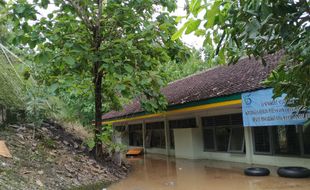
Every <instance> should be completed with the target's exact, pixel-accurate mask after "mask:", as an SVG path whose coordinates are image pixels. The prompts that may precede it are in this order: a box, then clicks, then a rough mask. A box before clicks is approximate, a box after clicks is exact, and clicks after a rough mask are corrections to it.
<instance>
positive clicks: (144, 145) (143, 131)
mask: <svg viewBox="0 0 310 190" xmlns="http://www.w3.org/2000/svg"><path fill="white" fill-rule="evenodd" d="M145 132H146V128H145V121H144V120H143V122H142V141H143V152H144V154H146V144H145Z"/></svg>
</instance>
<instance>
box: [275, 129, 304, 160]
mask: <svg viewBox="0 0 310 190" xmlns="http://www.w3.org/2000/svg"><path fill="white" fill-rule="evenodd" d="M297 130H298V129H297V127H295V126H276V127H273V128H272V132H273V133H272V134H273V139H274V150H275V153H276V154H287V155H289V154H291V155H299V154H300V145H299V138H298V131H297Z"/></svg>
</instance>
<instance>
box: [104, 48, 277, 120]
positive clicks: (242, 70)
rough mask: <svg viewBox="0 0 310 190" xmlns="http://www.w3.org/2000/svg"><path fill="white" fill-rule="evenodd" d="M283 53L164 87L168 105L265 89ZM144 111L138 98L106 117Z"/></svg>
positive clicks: (244, 62) (240, 63)
mask: <svg viewBox="0 0 310 190" xmlns="http://www.w3.org/2000/svg"><path fill="white" fill-rule="evenodd" d="M281 57H282V53H276V54H272V55H268V56H266V57H265V60H266V63H267V65H266V66H264V65H263V64H262V63H261V61H259V60H255V59H254V58H251V59H250V58H244V59H241V60H239V61H238V63H236V64H234V65H225V66H218V67H215V68H213V69H210V70H206V71H204V72H201V73H198V74H195V75H192V76H189V77H186V78H184V79H180V80H177V81H175V82H172V83H169V84H168V86H166V87H165V88H163V89H162V93H163V94H164V95H165V96H166V98H167V100H168V104H169V106H171V105H180V104H185V103H188V102H193V101H199V100H206V99H210V98H214V97H221V96H226V95H231V94H235V93H240V92H246V91H252V90H256V89H259V88H263V86H262V84H261V82H262V81H263V80H265V79H266V78H267V76H268V75H269V73H270V72H271V71H272V70H273V69H274V68H275V67H276V65H277V64H278V62H279V61H280V59H281ZM139 112H143V109H142V108H141V106H140V102H139V101H138V100H135V101H133V102H132V103H131V104H129V105H126V106H125V107H124V109H123V110H122V111H119V112H117V111H111V112H109V113H107V114H104V115H103V116H102V119H103V120H108V119H112V118H120V117H125V116H127V117H128V116H130V115H132V114H135V113H139Z"/></svg>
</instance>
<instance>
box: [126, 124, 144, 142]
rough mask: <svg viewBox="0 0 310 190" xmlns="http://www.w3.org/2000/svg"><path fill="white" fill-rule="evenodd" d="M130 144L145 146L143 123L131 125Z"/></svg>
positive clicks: (129, 127)
mask: <svg viewBox="0 0 310 190" xmlns="http://www.w3.org/2000/svg"><path fill="white" fill-rule="evenodd" d="M128 129H129V145H130V146H143V139H142V124H135V125H129V126H128Z"/></svg>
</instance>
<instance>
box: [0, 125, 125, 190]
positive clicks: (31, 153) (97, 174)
mask: <svg viewBox="0 0 310 190" xmlns="http://www.w3.org/2000/svg"><path fill="white" fill-rule="evenodd" d="M0 140H5V141H6V145H7V147H8V149H9V150H10V152H11V154H12V156H13V158H4V157H1V156H0V189H6V190H10V189H12V190H19V189H21V190H28V189H29V190H35V189H44V190H45V189H52V190H57V189H71V188H73V187H74V189H79V190H80V189H81V190H82V189H83V190H84V189H87V190H88V189H100V190H101V189H102V187H105V186H107V185H108V184H110V183H112V182H115V181H117V180H119V179H121V178H124V177H125V176H126V175H127V167H126V166H124V165H123V166H118V165H116V164H114V163H112V162H111V161H109V160H105V161H103V162H102V163H98V162H97V161H95V160H94V159H92V158H91V157H90V156H89V155H88V154H87V151H85V148H86V147H85V145H83V142H82V140H80V139H79V138H78V137H76V136H75V135H74V134H72V133H70V132H68V131H67V130H65V129H64V128H62V127H61V126H59V125H56V124H47V123H45V125H44V126H43V127H40V128H37V130H36V133H35V138H33V128H32V127H29V126H28V127H25V126H21V125H11V126H8V127H1V128H0ZM87 184H91V185H87ZM85 185H86V186H85ZM81 186H82V187H81ZM75 187H79V188H75Z"/></svg>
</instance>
